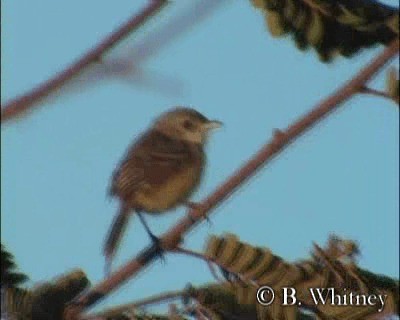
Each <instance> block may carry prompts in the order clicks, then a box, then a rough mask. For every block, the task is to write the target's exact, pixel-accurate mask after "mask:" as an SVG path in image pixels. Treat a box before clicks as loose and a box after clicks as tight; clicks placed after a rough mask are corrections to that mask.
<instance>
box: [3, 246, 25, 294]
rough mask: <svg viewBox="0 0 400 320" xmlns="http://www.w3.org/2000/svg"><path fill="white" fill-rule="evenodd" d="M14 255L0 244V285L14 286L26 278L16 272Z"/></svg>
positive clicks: (17, 285)
mask: <svg viewBox="0 0 400 320" xmlns="http://www.w3.org/2000/svg"><path fill="white" fill-rule="evenodd" d="M16 269H17V265H16V263H15V261H14V256H13V255H12V254H11V253H10V252H8V251H7V250H6V248H5V247H4V245H3V244H1V287H2V288H3V287H4V288H5V287H7V288H16V287H19V286H20V285H21V284H23V283H24V282H25V281H26V280H28V276H27V275H25V274H23V273H21V272H18V271H17V270H16Z"/></svg>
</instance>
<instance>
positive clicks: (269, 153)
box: [66, 40, 399, 320]
mask: <svg viewBox="0 0 400 320" xmlns="http://www.w3.org/2000/svg"><path fill="white" fill-rule="evenodd" d="M398 51H399V41H398V40H396V41H394V42H392V43H391V44H390V45H389V46H388V47H386V48H385V49H384V51H383V52H382V53H380V54H379V55H378V56H377V57H375V58H374V59H373V60H372V62H371V63H369V64H368V65H367V66H366V67H365V68H363V69H362V70H361V71H360V72H359V73H358V74H357V75H356V76H355V77H354V78H353V79H351V80H350V81H348V82H347V83H345V84H344V85H343V86H342V87H341V88H340V89H338V90H337V91H336V92H335V93H333V94H332V95H331V96H329V97H328V98H326V99H325V100H324V101H322V102H321V103H319V104H318V105H317V106H316V107H315V108H313V109H312V110H311V111H310V112H309V113H307V114H306V115H305V116H303V117H301V118H300V119H299V120H297V121H296V122H295V123H293V124H292V125H291V126H289V127H288V128H287V129H286V130H282V131H279V134H276V135H275V136H274V137H273V139H272V141H271V142H269V143H267V144H265V145H264V146H263V147H262V148H261V150H259V151H258V152H257V153H256V154H255V155H254V156H253V157H251V158H250V159H249V160H248V161H247V162H246V163H245V164H244V165H243V166H242V167H241V168H240V169H239V170H237V171H236V172H234V173H233V175H232V176H231V177H229V178H228V179H227V180H226V181H225V182H223V183H222V184H221V185H220V186H219V187H217V189H216V190H214V191H213V192H212V193H211V194H210V195H209V196H208V197H206V198H205V199H204V200H203V201H202V202H200V206H199V207H198V208H196V209H190V210H188V213H187V215H186V216H185V217H183V218H182V219H180V220H179V221H178V222H177V223H176V224H175V225H174V226H173V227H171V228H170V229H169V231H167V232H166V233H165V234H164V235H163V236H162V237H161V244H162V246H163V247H164V248H165V249H166V250H172V249H174V248H176V247H177V246H178V244H179V243H180V242H181V241H182V238H183V236H184V235H185V234H186V233H187V232H188V231H190V230H191V229H193V227H194V226H196V225H197V224H198V223H199V222H200V221H202V220H203V219H204V218H205V217H206V216H207V215H208V214H210V212H211V211H212V210H213V209H215V208H216V207H217V206H218V205H219V204H221V202H223V201H224V200H226V199H227V198H228V197H229V196H230V195H232V193H233V192H234V191H235V190H236V189H238V188H239V187H240V186H241V185H243V183H244V182H246V181H247V180H248V179H249V178H251V177H252V176H254V175H255V173H256V172H257V171H258V170H259V169H260V168H261V167H263V166H264V165H265V164H267V163H268V162H269V161H270V160H271V159H273V158H274V157H275V156H276V155H277V154H278V153H279V152H281V151H282V150H284V149H285V148H287V147H288V146H289V145H290V144H291V143H292V142H293V141H295V140H296V139H297V138H299V137H300V136H301V135H302V134H304V133H305V132H306V131H307V130H309V129H311V128H312V127H313V126H315V125H316V124H317V123H318V122H319V121H321V120H322V119H324V118H325V117H326V116H327V115H328V114H330V113H331V112H332V111H334V110H336V109H338V108H339V106H341V105H342V104H343V103H344V102H345V101H346V100H348V99H349V98H351V97H352V96H353V95H355V94H357V93H358V92H359V89H360V88H361V87H363V86H364V85H365V84H366V83H367V81H369V80H370V79H371V78H372V77H373V76H374V75H375V74H376V73H377V72H378V71H379V70H380V69H381V68H382V67H383V66H384V65H385V64H386V63H387V62H388V61H389V60H390V59H391V58H393V57H394V56H395V55H396V54H397V53H398ZM158 252H159V251H158V248H157V246H155V245H151V246H148V247H147V248H145V249H143V250H142V251H141V252H140V253H139V254H138V255H137V256H136V257H134V258H133V259H132V260H130V261H129V262H128V263H126V264H125V265H123V266H122V267H121V268H120V269H119V270H118V271H116V272H114V273H113V274H111V275H110V276H109V277H108V278H107V279H105V280H104V281H102V282H100V283H99V284H97V285H95V286H93V287H92V288H91V290H89V291H88V292H87V293H85V294H83V295H82V296H80V297H78V298H77V299H76V300H75V301H73V302H72V304H71V305H70V306H69V307H68V308H67V311H66V314H67V316H68V318H67V319H70V320H72V319H79V314H80V313H81V312H82V311H83V310H84V309H86V308H88V307H90V306H93V305H94V304H96V303H98V302H99V301H101V300H102V299H104V298H105V296H106V295H108V294H109V293H110V292H112V291H113V290H115V289H116V288H118V287H119V286H120V285H122V284H123V283H124V282H125V281H127V280H128V279H131V278H132V277H134V276H135V275H137V274H138V273H139V272H140V271H142V270H143V269H144V268H145V267H147V266H148V265H149V264H150V263H151V262H153V261H155V260H156V258H158V257H159V255H158Z"/></svg>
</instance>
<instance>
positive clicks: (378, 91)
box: [360, 86, 397, 102]
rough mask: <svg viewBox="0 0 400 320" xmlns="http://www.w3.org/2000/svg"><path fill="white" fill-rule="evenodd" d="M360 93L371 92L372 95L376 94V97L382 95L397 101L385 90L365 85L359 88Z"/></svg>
mask: <svg viewBox="0 0 400 320" xmlns="http://www.w3.org/2000/svg"><path fill="white" fill-rule="evenodd" d="M360 93H365V94H371V95H374V96H378V97H383V98H386V99H390V100H394V101H395V102H397V101H396V100H395V99H393V97H391V96H390V95H389V94H388V93H387V92H384V91H380V90H376V89H372V88H369V87H366V86H364V87H361V88H360Z"/></svg>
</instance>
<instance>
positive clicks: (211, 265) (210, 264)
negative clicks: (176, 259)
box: [171, 247, 224, 282]
mask: <svg viewBox="0 0 400 320" xmlns="http://www.w3.org/2000/svg"><path fill="white" fill-rule="evenodd" d="M171 252H172V253H180V254H185V255H188V256H192V257H194V258H198V259H201V260H203V261H205V262H206V263H207V265H208V268H209V269H210V272H211V274H212V276H213V277H214V279H215V280H217V281H218V282H224V280H222V279H221V277H219V276H218V274H217V272H216V271H215V268H214V264H215V262H214V261H213V260H211V259H209V258H208V257H206V256H205V255H204V254H201V253H199V252H196V251H193V250H189V249H186V248H182V247H177V248H175V249H173V250H172V251H171Z"/></svg>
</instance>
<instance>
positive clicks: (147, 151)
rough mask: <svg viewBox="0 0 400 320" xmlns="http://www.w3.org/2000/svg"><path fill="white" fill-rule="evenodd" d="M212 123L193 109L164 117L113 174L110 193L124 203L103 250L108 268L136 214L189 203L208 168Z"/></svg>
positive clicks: (132, 147)
mask: <svg viewBox="0 0 400 320" xmlns="http://www.w3.org/2000/svg"><path fill="white" fill-rule="evenodd" d="M220 124H221V123H220V122H219V121H210V120H208V119H207V118H206V117H204V116H203V115H202V114H200V113H199V112H197V111H195V110H193V109H190V108H175V109H172V110H171V111H169V112H166V113H164V114H162V115H161V116H160V117H159V118H158V119H156V121H155V122H154V124H153V125H152V126H151V128H150V129H149V130H148V131H147V132H145V133H144V134H143V135H142V136H141V137H140V138H139V139H138V140H137V141H136V142H135V143H134V144H133V145H132V146H131V147H130V148H129V150H128V152H127V154H126V155H125V157H124V159H123V161H122V163H121V164H120V166H119V167H118V168H117V169H116V170H115V172H114V175H113V179H112V185H111V189H110V193H111V195H113V196H116V197H118V198H119V200H120V210H119V212H118V214H117V215H116V217H115V218H114V221H113V223H112V225H111V228H110V231H109V233H108V236H107V238H106V242H105V245H104V255H105V256H106V260H107V267H109V264H110V262H111V259H112V257H113V256H114V254H115V251H116V248H117V246H118V243H119V242H120V239H121V237H122V234H123V232H124V230H125V228H126V225H127V222H128V219H129V217H130V215H131V214H132V213H138V214H139V215H140V218H141V221H142V222H143V224H144V226H145V228H146V231H147V232H148V233H149V234H150V236H151V237H152V239H153V240H154V238H155V237H154V235H153V234H152V233H151V232H150V230H149V228H148V226H147V224H146V223H145V221H144V220H143V217H142V216H141V212H143V213H148V214H160V213H163V212H164V211H166V210H169V209H172V208H174V207H176V206H178V205H180V204H182V203H185V202H186V201H187V199H188V198H189V197H190V195H191V194H192V193H193V192H194V191H195V190H196V188H197V187H198V185H199V183H200V181H201V177H202V174H203V171H204V166H205V154H204V150H203V149H204V148H203V147H204V145H205V143H206V141H207V136H208V133H209V131H210V129H213V128H217V127H218V126H219V125H220Z"/></svg>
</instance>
